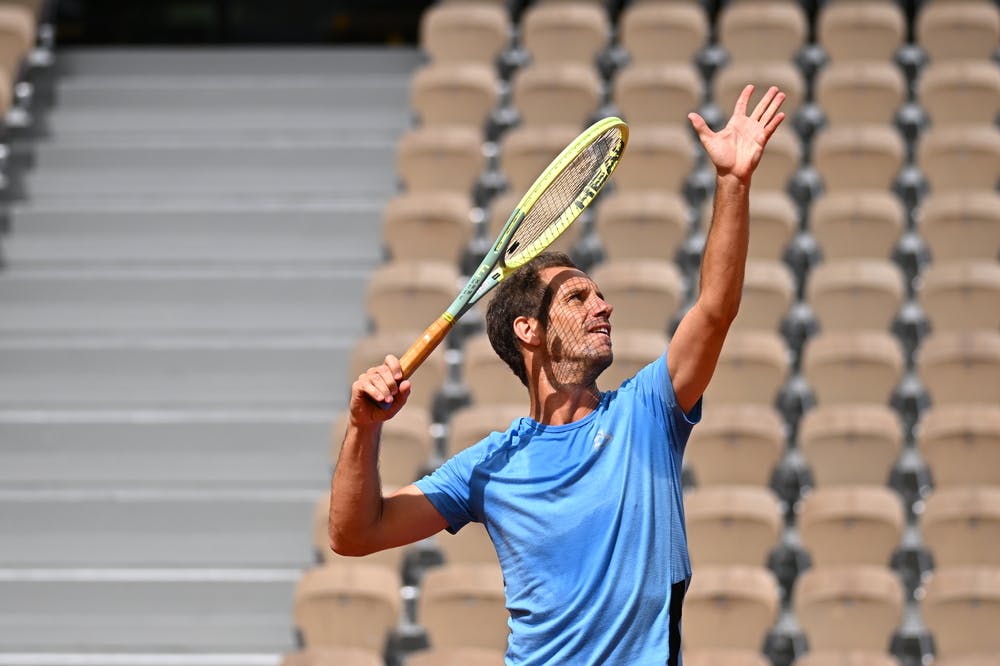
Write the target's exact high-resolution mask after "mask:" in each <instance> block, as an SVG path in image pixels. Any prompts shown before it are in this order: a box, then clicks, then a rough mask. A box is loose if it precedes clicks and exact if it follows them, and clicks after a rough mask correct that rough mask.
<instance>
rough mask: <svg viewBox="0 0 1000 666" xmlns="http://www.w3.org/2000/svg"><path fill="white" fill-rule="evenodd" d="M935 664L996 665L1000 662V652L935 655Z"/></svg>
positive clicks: (943, 665)
mask: <svg viewBox="0 0 1000 666" xmlns="http://www.w3.org/2000/svg"><path fill="white" fill-rule="evenodd" d="M934 664H935V666H997V664H1000V654H990V653H988V652H987V653H979V654H965V655H958V656H956V657H936V658H935V659H934Z"/></svg>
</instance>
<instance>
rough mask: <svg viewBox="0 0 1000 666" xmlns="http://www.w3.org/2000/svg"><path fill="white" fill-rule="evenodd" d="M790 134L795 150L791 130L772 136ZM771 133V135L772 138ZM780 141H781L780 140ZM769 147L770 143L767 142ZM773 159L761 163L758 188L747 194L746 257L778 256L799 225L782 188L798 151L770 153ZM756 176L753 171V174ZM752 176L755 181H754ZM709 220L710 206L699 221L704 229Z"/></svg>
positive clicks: (767, 257) (793, 165)
mask: <svg viewBox="0 0 1000 666" xmlns="http://www.w3.org/2000/svg"><path fill="white" fill-rule="evenodd" d="M778 136H781V137H784V138H791V139H792V140H793V141H795V143H794V144H792V145H791V146H788V147H790V148H794V150H796V151H797V149H798V146H797V141H796V140H795V138H794V136H792V135H790V134H776V135H775V137H778ZM775 137H772V138H775ZM779 143H780V141H779ZM769 147H770V145H769ZM769 157H773V158H775V159H774V161H772V162H769V163H767V164H766V165H765V164H764V161H763V160H762V161H761V165H762V167H763V168H764V169H765V171H764V173H763V180H764V181H766V184H762V185H761V189H760V190H754V194H753V196H752V197H750V245H749V247H748V248H747V257H748V258H749V259H772V260H777V259H781V258H782V256H783V255H784V252H785V249H786V248H787V246H788V244H789V243H790V242H791V240H792V238H793V237H794V236H795V232H796V231H797V230H798V228H799V217H798V212H797V211H796V208H795V203H794V202H793V201H792V199H791V197H789V196H788V195H787V194H785V192H784V188H785V185H784V183H785V182H787V180H788V179H789V178H790V177H791V175H792V172H793V171H794V169H795V164H796V163H797V162H798V156H797V154H792V152H788V153H785V154H781V153H780V152H779V153H775V154H773V155H769ZM755 178H756V174H755ZM757 182H758V181H757V180H754V184H755V185H756V184H757ZM711 221H712V206H711V205H707V206H705V207H704V210H703V219H702V224H703V228H704V229H706V230H707V229H708V228H709V227H710V224H711Z"/></svg>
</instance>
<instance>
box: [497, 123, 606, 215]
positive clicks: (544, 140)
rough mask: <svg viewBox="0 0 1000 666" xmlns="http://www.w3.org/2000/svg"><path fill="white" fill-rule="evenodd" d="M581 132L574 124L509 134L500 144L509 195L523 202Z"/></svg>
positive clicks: (519, 129) (502, 165) (528, 129)
mask: <svg viewBox="0 0 1000 666" xmlns="http://www.w3.org/2000/svg"><path fill="white" fill-rule="evenodd" d="M581 129H582V127H581V126H578V125H572V124H571V125H559V126H539V127H515V128H513V129H511V130H509V131H507V132H506V133H505V134H504V135H503V137H502V138H501V143H500V170H501V171H502V172H503V175H504V176H505V177H506V179H507V191H508V192H510V193H512V194H513V193H517V195H518V198H520V197H521V196H522V195H523V194H524V193H525V192H527V190H528V188H529V187H531V184H532V183H533V182H535V179H536V178H538V176H539V175H540V174H541V173H542V171H543V170H544V169H545V167H547V166H548V165H549V163H550V162H551V161H552V160H553V159H555V157H556V155H558V154H559V153H560V152H561V151H562V149H563V148H565V147H566V146H567V145H569V143H570V142H571V141H572V140H573V139H575V138H576V136H577V135H578V134H579V133H580V130H581ZM622 163H623V164H624V161H623V162H622Z"/></svg>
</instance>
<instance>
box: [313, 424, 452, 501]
mask: <svg viewBox="0 0 1000 666" xmlns="http://www.w3.org/2000/svg"><path fill="white" fill-rule="evenodd" d="M348 419H349V414H348V413H347V412H346V411H344V412H341V413H340V415H339V416H338V417H337V419H336V421H334V425H333V436H332V437H331V440H332V445H331V447H330V461H331V463H333V464H336V462H337V459H338V457H339V456H340V447H341V444H342V443H343V437H344V433H345V432H346V431H347V423H348ZM433 450H434V440H433V438H432V437H431V419H430V415H429V414H428V412H427V410H424V409H409V408H405V409H402V410H400V412H399V413H398V414H396V416H394V417H392V419H390V420H389V421H387V422H386V423H385V424H384V425H383V426H382V439H381V445H380V446H379V471H380V473H381V476H382V483H384V484H386V485H389V486H395V487H401V486H405V485H407V484H409V483H411V482H412V481H415V480H416V479H417V478H418V477H419V476H420V474H421V473H422V472H423V471H424V469H425V468H426V466H427V464H428V463H429V462H430V459H431V454H432V453H433Z"/></svg>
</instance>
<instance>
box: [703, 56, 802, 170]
mask: <svg viewBox="0 0 1000 666" xmlns="http://www.w3.org/2000/svg"><path fill="white" fill-rule="evenodd" d="M748 83H752V84H753V85H754V92H753V95H752V96H751V97H750V103H749V104H748V105H747V111H751V110H753V108H754V107H755V106H756V105H757V102H758V101H760V99H761V97H763V96H764V93H766V92H767V89H768V88H769V87H770V86H778V87H779V88H780V89H781V91H782V92H783V93H785V102H784V104H782V106H781V110H782V111H784V113H785V115H786V117H788V118H793V117H794V116H795V113H796V112H797V111H798V110H799V106H801V105H802V102H803V101H804V100H805V93H806V85H805V80H804V79H803V77H802V73H801V72H800V71H799V69H798V68H797V67H796V66H795V64H794V63H792V62H791V61H788V62H778V61H772V62H739V61H736V62H733V63H731V64H729V65H726V66H725V67H723V68H722V69H720V70H719V72H718V73H717V74H716V76H715V79H714V80H713V82H712V100H713V101H714V102H715V105H716V106H717V107H719V111H720V112H721V113H722V117H723V118H728V117H729V115H730V114H731V113H732V111H733V106H734V105H735V104H736V98H738V97H739V96H740V93H741V92H743V88H744V87H745V86H746V85H747V84H748ZM783 124H785V123H783ZM787 124H791V123H787ZM768 147H769V148H770V144H768ZM755 177H756V174H755ZM756 182H757V181H756V180H755V181H754V183H755V184H756Z"/></svg>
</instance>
